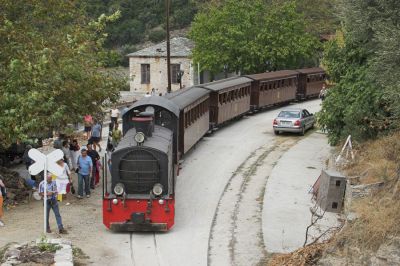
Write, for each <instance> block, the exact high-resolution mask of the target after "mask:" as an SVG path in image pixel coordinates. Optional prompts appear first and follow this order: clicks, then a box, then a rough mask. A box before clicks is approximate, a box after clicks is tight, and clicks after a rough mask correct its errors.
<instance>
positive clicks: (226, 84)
mask: <svg viewBox="0 0 400 266" xmlns="http://www.w3.org/2000/svg"><path fill="white" fill-rule="evenodd" d="M251 81H252V80H251V79H249V78H247V77H231V78H227V79H221V80H217V81H213V82H210V83H205V84H200V85H198V86H199V87H202V88H205V89H208V90H212V91H219V90H222V89H226V88H230V87H233V86H237V85H242V84H245V83H249V82H251Z"/></svg>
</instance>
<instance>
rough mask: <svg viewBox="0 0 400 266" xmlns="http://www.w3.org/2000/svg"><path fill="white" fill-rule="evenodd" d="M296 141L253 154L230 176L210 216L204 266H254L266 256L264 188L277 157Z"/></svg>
mask: <svg viewBox="0 0 400 266" xmlns="http://www.w3.org/2000/svg"><path fill="white" fill-rule="evenodd" d="M299 140H300V139H299V138H292V137H288V138H284V139H279V140H277V141H276V142H274V143H273V144H272V145H270V144H269V145H268V144H267V145H264V146H262V147H261V148H259V149H257V150H256V151H254V152H253V153H252V154H250V156H249V157H248V158H247V159H246V160H245V161H244V162H243V163H242V164H241V165H240V166H239V167H238V169H237V170H236V171H235V172H234V173H233V175H232V176H231V178H230V180H229V182H228V183H227V185H226V186H225V189H224V191H223V193H222V194H221V197H220V199H219V202H218V207H217V209H216V211H215V213H214V219H213V222H212V226H211V229H210V234H209V241H208V254H207V264H208V265H258V264H260V263H262V262H263V258H264V257H266V255H267V254H266V252H265V247H264V241H263V234H262V224H261V216H262V204H263V198H264V192H265V185H266V183H267V180H268V177H269V175H270V173H271V171H272V169H273V168H274V165H275V163H276V162H277V161H278V160H279V158H280V157H281V156H282V155H283V154H284V153H285V152H286V151H287V150H288V149H289V148H290V147H292V146H293V145H295V144H296V143H297V142H298V141H299Z"/></svg>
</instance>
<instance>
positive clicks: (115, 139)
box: [111, 123, 122, 148]
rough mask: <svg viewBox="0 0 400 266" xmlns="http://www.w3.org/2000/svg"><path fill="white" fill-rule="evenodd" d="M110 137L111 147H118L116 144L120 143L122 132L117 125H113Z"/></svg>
mask: <svg viewBox="0 0 400 266" xmlns="http://www.w3.org/2000/svg"><path fill="white" fill-rule="evenodd" d="M111 137H112V145H113V147H114V148H115V147H117V146H118V143H119V142H120V140H121V137H122V132H121V130H119V128H118V123H116V124H115V128H114V130H113V131H112V135H111Z"/></svg>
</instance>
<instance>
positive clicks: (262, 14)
mask: <svg viewBox="0 0 400 266" xmlns="http://www.w3.org/2000/svg"><path fill="white" fill-rule="evenodd" d="M305 26H306V25H305V23H304V19H303V16H302V15H301V14H299V13H298V12H296V4H295V2H292V1H290V2H286V3H283V4H278V3H271V4H270V5H267V4H266V3H265V2H264V1H262V0H255V1H246V0H226V1H221V2H212V3H211V4H209V5H207V6H206V7H205V8H204V9H203V10H202V11H201V12H200V13H197V15H196V17H195V19H194V22H193V23H192V28H191V32H190V37H191V38H192V39H193V40H194V42H195V48H194V51H193V58H194V61H195V62H198V63H200V68H201V69H202V70H209V71H211V72H213V73H218V72H221V71H223V70H224V66H227V67H228V71H241V72H242V73H255V72H264V71H266V70H277V69H284V68H297V67H302V66H306V65H313V64H315V62H314V60H312V59H314V58H315V57H316V52H317V46H318V44H317V43H318V42H317V40H316V38H314V37H313V36H311V34H309V33H307V32H306V31H305V28H306V27H305Z"/></svg>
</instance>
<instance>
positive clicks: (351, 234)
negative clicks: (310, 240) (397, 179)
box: [335, 182, 400, 252]
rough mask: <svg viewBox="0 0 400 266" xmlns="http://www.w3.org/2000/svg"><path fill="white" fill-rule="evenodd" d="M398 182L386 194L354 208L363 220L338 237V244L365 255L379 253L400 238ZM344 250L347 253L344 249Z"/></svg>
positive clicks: (356, 221) (386, 188)
mask: <svg viewBox="0 0 400 266" xmlns="http://www.w3.org/2000/svg"><path fill="white" fill-rule="evenodd" d="M392 184H394V182H390V184H388V185H387V186H386V187H385V188H384V189H383V190H382V191H380V192H378V193H376V194H375V195H373V196H371V197H367V198H365V199H362V200H359V201H357V202H355V204H354V207H353V208H354V211H355V212H356V213H357V215H358V216H359V218H358V219H356V220H355V221H354V222H353V223H351V224H349V225H348V226H347V227H346V228H345V229H344V230H343V231H342V232H341V233H340V234H338V236H337V238H336V241H335V244H336V245H337V246H338V247H339V248H340V249H342V248H343V247H345V246H352V247H357V248H358V249H359V250H360V251H361V252H363V251H372V252H374V251H376V250H377V249H378V248H379V246H380V245H381V244H382V243H384V242H386V241H387V240H389V239H390V238H391V237H393V236H399V235H400V226H399V221H400V200H399V198H398V193H397V196H394V195H393V185H392ZM342 250H343V249H342Z"/></svg>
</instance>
